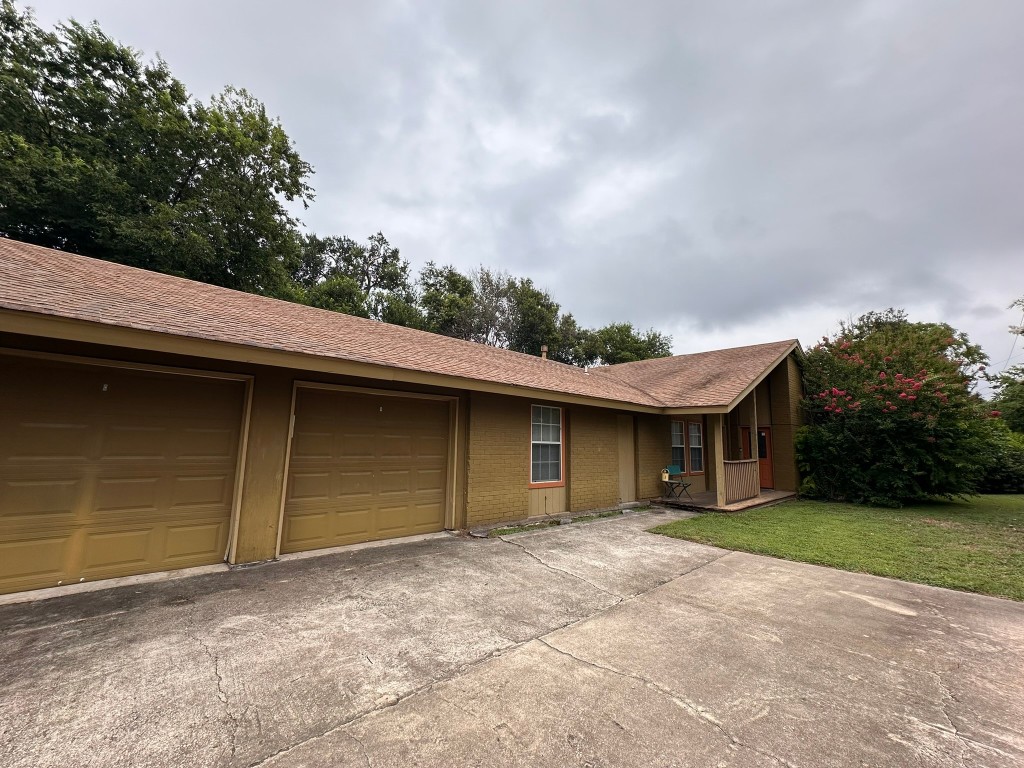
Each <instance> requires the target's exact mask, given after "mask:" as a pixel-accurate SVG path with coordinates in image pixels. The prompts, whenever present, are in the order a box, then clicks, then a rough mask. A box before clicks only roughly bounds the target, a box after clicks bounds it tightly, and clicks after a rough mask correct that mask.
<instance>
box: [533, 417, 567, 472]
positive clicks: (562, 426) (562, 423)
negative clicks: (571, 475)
mask: <svg viewBox="0 0 1024 768" xmlns="http://www.w3.org/2000/svg"><path fill="white" fill-rule="evenodd" d="M535 405H536V406H538V407H541V408H557V409H558V423H559V433H558V434H559V437H560V441H559V442H560V445H559V446H558V453H559V457H560V458H559V462H558V473H559V475H560V476H561V477H560V479H559V480H549V481H547V482H544V483H535V482H533V481H532V480H531V481H530V482H528V483H527V484H526V487H527V488H530V489H533V488H564V487H565V408H563V407H562V406H560V405H547V404H546V403H530V410H529V416H530V443H529V445H528V446H527V449H526V456H527V459H529V461H528V462H527V465H526V466H527V472H528V473H529V474H528V475H527V477H530V478H532V477H533V407H534V406H535Z"/></svg>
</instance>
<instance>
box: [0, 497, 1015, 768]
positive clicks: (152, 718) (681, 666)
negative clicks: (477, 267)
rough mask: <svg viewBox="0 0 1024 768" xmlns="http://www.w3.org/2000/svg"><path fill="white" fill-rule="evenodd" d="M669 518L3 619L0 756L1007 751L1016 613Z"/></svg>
mask: <svg viewBox="0 0 1024 768" xmlns="http://www.w3.org/2000/svg"><path fill="white" fill-rule="evenodd" d="M665 519H666V518H665V516H664V515H660V516H659V515H653V514H650V513H631V514H627V515H624V516H622V517H620V518H612V519H607V520H599V521H595V522H591V523H585V524H577V525H572V526H561V527H558V528H551V529H545V530H543V531H539V532H531V533H525V534H519V535H516V536H514V537H506V538H505V539H491V540H467V539H458V538H455V537H452V538H447V539H435V540H429V541H423V542H416V543H411V544H398V545H394V546H393V547H389V548H381V549H374V550H362V551H354V552H349V553H338V554H332V555H326V556H323V557H318V558H310V559H303V560H294V561H288V562H282V563H278V564H274V565H271V566H267V567H264V568H259V569H251V570H245V571H233V572H229V573H217V574H209V575H204V576H197V577H194V578H187V579H181V580H177V581H172V582H158V583H154V584H149V585H144V586H135V587H127V588H120V589H112V590H106V591H100V592H92V593H87V594H82V595H77V596H69V597H64V598H56V599H53V600H47V601H42V602H38V603H26V604H20V605H11V606H2V607H0V629H2V630H3V636H4V638H5V641H4V643H3V645H2V646H0V764H3V765H4V766H11V767H12V768H22V766H25V767H28V766H32V767H33V768H35V767H36V766H40V767H43V766H58V765H69V764H73V765H76V766H119V765H125V766H127V765H147V766H157V767H158V768H159V767H160V766H207V765H211V766H238V768H242V767H243V766H262V767H264V768H271V766H275V767H284V766H286V767H288V768H296V767H297V766H313V765H332V766H347V765H351V766H356V767H357V768H363V767H365V766H372V765H381V764H388V765H406V764H413V763H416V764H420V765H453V764H458V765H461V764H465V765H517V766H518V765H522V766H532V765H593V766H597V765H665V766H670V765H679V766H683V765H717V764H727V765H739V766H761V765H765V766H778V765H799V766H808V765H837V766H838V765H848V764H859V763H861V762H863V763H869V764H872V765H891V766H903V765H914V764H926V765H939V766H945V765H949V766H954V765H955V766H959V765H991V766H1003V765H1006V766H1009V765H1015V764H1019V763H1020V762H1022V761H1024V736H1022V734H1021V730H1020V729H1021V725H1020V724H1021V722H1024V705H1022V702H1024V679H1022V678H1024V674H1022V670H1024V606H1022V605H1021V604H1018V603H1013V602H1010V601H1005V600H996V599H993V598H985V597H979V596H976V595H968V594H964V593H957V592H949V591H946V590H941V589H936V588H932V587H924V586H920V585H912V584H904V583H901V582H895V581H890V580H887V579H879V578H875V577H870V576H863V575H860V574H851V573H844V572H842V571H834V570H830V569H824V568H817V567H815V566H809V565H803V564H797V563H789V562H784V561H779V560H772V559H770V558H762V557H757V556H753V555H745V554H740V553H728V552H724V551H722V550H718V549H714V548H711V547H705V546H701V545H698V544H692V543H689V542H684V541H678V540H674V539H668V538H664V537H660V536H655V535H652V534H647V533H645V532H644V530H645V529H646V528H648V527H650V526H652V525H654V524H656V523H658V522H661V521H664V520H665ZM851 594H852V595H853V596H854V597H857V598H858V599H857V600H851V599H850V597H849V596H850V595H851ZM94 619H102V620H94ZM996 641H998V642H996ZM370 659H372V661H370ZM211 663H212V666H213V672H212V674H213V677H214V678H215V679H216V686H211V684H210V683H211V679H210V677H211V672H210V665H211ZM214 687H215V690H213V688H214ZM698 723H699V724H701V725H700V727H695V725H696V724H698ZM946 723H948V726H947V725H945V724H946Z"/></svg>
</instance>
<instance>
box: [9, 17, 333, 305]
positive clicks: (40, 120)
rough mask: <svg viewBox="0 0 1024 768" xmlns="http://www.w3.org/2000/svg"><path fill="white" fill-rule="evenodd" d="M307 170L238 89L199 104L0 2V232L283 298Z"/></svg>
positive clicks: (121, 56)
mask: <svg viewBox="0 0 1024 768" xmlns="http://www.w3.org/2000/svg"><path fill="white" fill-rule="evenodd" d="M310 173H311V169H310V166H309V165H308V164H307V163H305V162H304V161H303V160H302V159H301V158H300V157H299V155H298V153H297V152H296V151H295V149H294V147H293V146H292V143H291V141H290V140H289V138H288V136H287V135H286V134H285V132H284V130H283V128H282V127H281V125H280V123H279V122H278V121H276V120H272V119H271V118H269V117H268V116H267V114H266V110H265V109H264V107H263V105H262V104H260V103H259V102H258V101H257V100H256V99H255V98H253V97H252V96H251V95H249V94H248V93H246V92H245V91H243V90H236V89H233V88H228V89H226V90H225V91H224V92H223V93H222V94H220V95H219V96H216V97H215V98H213V99H212V100H211V101H210V102H209V103H208V104H203V103H201V102H199V101H196V100H194V99H192V98H190V96H189V94H188V92H187V90H186V89H185V86H184V85H183V84H182V83H181V82H180V81H178V80H177V79H176V78H174V77H173V75H171V73H170V71H169V70H168V68H167V65H166V64H165V63H164V62H162V61H159V60H157V61H155V62H151V63H144V62H143V61H142V60H141V57H140V56H139V54H138V53H136V52H135V51H133V50H132V49H131V48H128V47H126V46H123V45H121V44H119V43H117V42H116V41H114V40H112V39H111V38H109V37H107V36H106V35H105V34H104V33H103V32H102V31H101V30H100V29H99V28H98V27H97V26H95V25H90V26H84V25H81V24H78V23H77V22H74V21H72V22H68V23H67V24H61V25H58V26H57V27H56V29H55V30H54V31H52V32H51V31H46V30H43V29H42V28H40V27H39V26H38V24H36V22H35V19H34V18H33V17H32V15H31V14H30V13H29V12H22V11H19V10H18V9H17V7H16V6H15V5H14V4H13V3H12V2H11V1H10V0H0V235H2V236H6V237H13V238H17V239H20V240H25V241H28V242H33V243H38V244H40V245H45V246H49V247H54V248H61V249H65V250H70V251H74V252H79V253H85V254H88V255H90V256H94V257H98V258H103V259H109V260H112V261H119V262H122V263H125V264H131V265H133V266H139V267H144V268H147V269H154V270H157V271H161V272H168V273H171V274H178V275H183V276H185V277H190V278H193V279H196V280H202V281H204V282H210V283H215V284H218V285H224V286H227V287H229V288H236V289H240V290H246V291H252V292H258V293H264V294H269V295H290V293H291V290H290V286H289V282H290V281H289V277H288V274H289V269H290V265H291V263H292V262H294V261H295V260H296V259H297V258H298V257H299V249H300V242H299V237H298V235H297V229H296V225H297V222H296V221H295V220H294V219H293V218H292V217H291V216H290V215H289V213H288V212H287V210H286V208H285V204H286V203H287V202H290V201H300V202H302V203H303V204H306V203H307V202H308V201H309V200H310V199H312V196H313V194H312V189H311V188H310V187H309V185H308V184H307V179H308V177H309V174H310Z"/></svg>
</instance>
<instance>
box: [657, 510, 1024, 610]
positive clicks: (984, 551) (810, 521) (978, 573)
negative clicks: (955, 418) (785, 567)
mask: <svg viewBox="0 0 1024 768" xmlns="http://www.w3.org/2000/svg"><path fill="white" fill-rule="evenodd" d="M652 532H653V533H661V534H664V535H666V536H674V537H676V538H679V539H689V540H690V541H698V542H701V543H703V544H713V545H715V546H716V547H724V548H725V549H738V550H742V551H744V552H755V553H757V554H761V555H771V556H772V557H781V558H785V559H786V560H800V561H802V562H805V563H817V564H819V565H828V566H832V567H833V568H842V569H843V570H847V571H860V572H863V573H874V574H877V575H879V576H891V577H893V578H896V579H903V580H905V581H917V582H920V583H922V584H934V585H935V586H938V587H949V588H950V589H962V590H967V591H969V592H981V593H983V594H986V595H997V596H999V597H1009V598H1013V599H1014V600H1024V496H1021V495H1016V496H977V497H974V498H972V499H970V500H968V501H960V502H934V503H930V504H922V505H919V506H914V507H905V508H903V509H880V508H878V507H861V506H857V505H854V504H834V503H828V502H819V501H790V502H786V503H784V504H780V505H778V506H774V507H765V508H763V509H753V510H750V511H749V512H740V513H732V514H705V515H700V516H699V517H694V518H691V519H688V520H679V521H677V522H674V523H669V524H667V525H662V526H658V527H657V528H653V529H652Z"/></svg>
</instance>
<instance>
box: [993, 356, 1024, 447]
mask: <svg viewBox="0 0 1024 768" xmlns="http://www.w3.org/2000/svg"><path fill="white" fill-rule="evenodd" d="M995 390H996V397H995V400H994V401H993V403H992V405H993V407H994V408H995V409H996V412H997V413H999V415H1000V416H1001V417H1002V419H1003V421H1005V422H1006V426H1007V427H1009V428H1010V429H1012V430H1013V431H1014V432H1020V433H1024V366H1017V367H1015V368H1011V369H1009V370H1008V371H1006V372H1005V373H1003V374H1002V375H1001V376H999V377H998V378H997V379H996V384H995Z"/></svg>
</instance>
